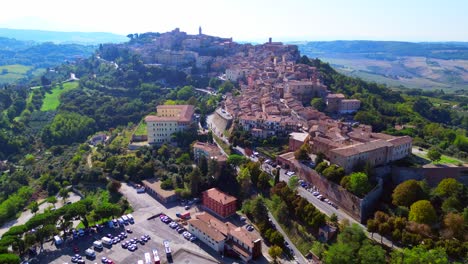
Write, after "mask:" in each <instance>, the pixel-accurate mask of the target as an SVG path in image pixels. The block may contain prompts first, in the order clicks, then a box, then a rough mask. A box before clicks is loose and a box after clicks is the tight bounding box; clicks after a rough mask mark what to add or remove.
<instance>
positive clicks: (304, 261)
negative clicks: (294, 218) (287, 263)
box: [268, 212, 309, 264]
mask: <svg viewBox="0 0 468 264" xmlns="http://www.w3.org/2000/svg"><path fill="white" fill-rule="evenodd" d="M268 216H269V217H270V219H271V221H272V222H273V224H275V226H276V230H278V231H279V232H280V233H281V234H282V235H283V237H284V240H285V241H287V242H288V244H289V245H290V246H291V248H292V249H293V253H294V255H295V256H296V257H297V261H298V262H299V263H301V264H307V263H309V262H308V261H307V259H306V258H305V257H304V256H303V255H302V254H301V252H300V251H299V249H297V248H296V246H295V245H294V243H293V242H292V241H291V239H289V237H288V235H287V234H286V232H284V230H283V228H281V225H280V224H279V223H278V221H276V219H275V218H274V217H273V215H272V214H271V213H270V212H268Z"/></svg>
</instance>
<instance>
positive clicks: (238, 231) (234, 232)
mask: <svg viewBox="0 0 468 264" xmlns="http://www.w3.org/2000/svg"><path fill="white" fill-rule="evenodd" d="M229 231H230V232H229V234H230V235H231V236H232V237H235V238H237V240H239V241H241V242H242V243H244V245H247V246H249V247H250V248H253V245H254V242H255V241H257V240H258V239H260V238H259V237H258V236H256V235H255V233H251V232H249V231H247V230H246V229H245V228H242V227H237V228H234V229H230V230H229Z"/></svg>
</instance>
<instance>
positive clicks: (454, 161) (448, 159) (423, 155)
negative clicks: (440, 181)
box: [415, 152, 464, 165]
mask: <svg viewBox="0 0 468 264" xmlns="http://www.w3.org/2000/svg"><path fill="white" fill-rule="evenodd" d="M415 155H416V156H419V157H421V158H423V159H426V160H427V161H428V162H430V161H429V158H428V157H427V153H426V152H424V153H416V154H415ZM431 163H432V164H453V165H458V164H463V163H464V162H463V161H461V160H459V159H456V158H452V157H449V156H445V155H442V157H441V158H440V160H439V161H437V162H431Z"/></svg>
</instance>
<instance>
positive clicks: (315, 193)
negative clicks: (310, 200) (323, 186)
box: [312, 192, 320, 196]
mask: <svg viewBox="0 0 468 264" xmlns="http://www.w3.org/2000/svg"><path fill="white" fill-rule="evenodd" d="M312 195H313V196H318V195H320V193H319V192H313V193H312Z"/></svg>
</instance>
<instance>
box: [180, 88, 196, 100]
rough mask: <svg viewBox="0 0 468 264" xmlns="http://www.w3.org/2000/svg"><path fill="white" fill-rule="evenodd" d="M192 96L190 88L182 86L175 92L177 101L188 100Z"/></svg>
mask: <svg viewBox="0 0 468 264" xmlns="http://www.w3.org/2000/svg"><path fill="white" fill-rule="evenodd" d="M193 94H194V92H193V87H192V86H184V87H182V88H181V89H180V90H179V91H177V99H179V100H188V99H189V98H190V97H192V96H193Z"/></svg>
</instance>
